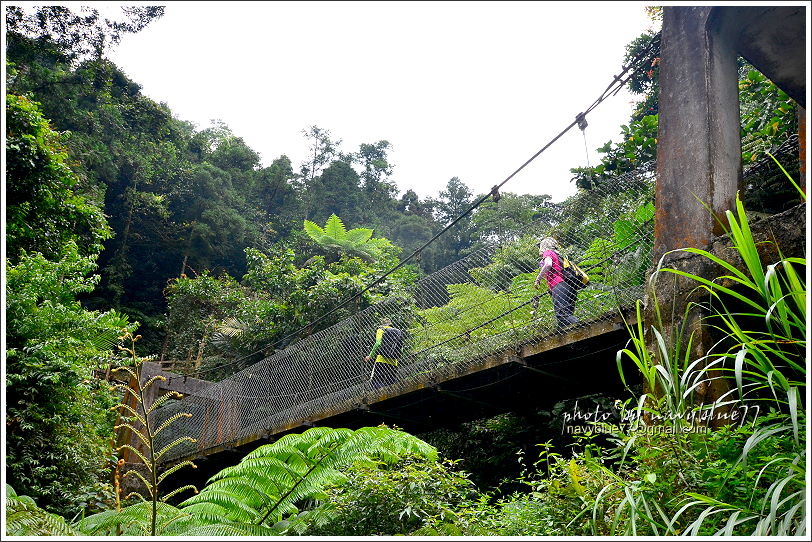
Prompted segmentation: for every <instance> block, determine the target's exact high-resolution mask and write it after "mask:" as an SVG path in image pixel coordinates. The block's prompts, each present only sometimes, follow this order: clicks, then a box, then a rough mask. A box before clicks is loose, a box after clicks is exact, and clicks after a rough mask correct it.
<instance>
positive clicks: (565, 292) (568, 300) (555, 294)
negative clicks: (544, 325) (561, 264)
mask: <svg viewBox="0 0 812 542" xmlns="http://www.w3.org/2000/svg"><path fill="white" fill-rule="evenodd" d="M550 295H551V296H552V298H553V311H554V312H555V319H556V320H558V327H564V326H568V325H571V324H577V323H578V319H577V318H576V317H575V316H573V313H574V312H575V298H576V297H577V295H578V294H577V292H576V291H575V289H574V288H573V287H572V286H570V285H569V284H567V283H566V282H559V283H558V284H556V285H555V286H553V287H552V289H551V290H550Z"/></svg>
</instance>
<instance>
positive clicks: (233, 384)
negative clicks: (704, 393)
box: [155, 163, 654, 460]
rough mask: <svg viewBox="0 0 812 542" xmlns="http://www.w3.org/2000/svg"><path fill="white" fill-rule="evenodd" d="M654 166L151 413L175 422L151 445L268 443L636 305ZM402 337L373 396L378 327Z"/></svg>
mask: <svg viewBox="0 0 812 542" xmlns="http://www.w3.org/2000/svg"><path fill="white" fill-rule="evenodd" d="M653 186H654V165H653V163H649V164H645V165H644V166H642V167H640V168H638V169H637V170H636V171H634V172H631V173H627V174H625V175H623V176H620V177H617V178H615V179H613V180H611V181H604V182H601V183H595V184H594V186H593V188H592V189H591V190H582V191H580V192H579V193H578V194H577V195H576V196H573V197H572V198H570V199H569V200H567V202H566V203H565V204H563V205H562V206H561V213H560V216H559V217H558V219H557V220H554V221H553V222H554V223H553V225H552V226H550V225H549V222H546V223H545V226H544V227H543V229H542V228H541V227H539V229H538V230H534V228H533V227H530V228H528V231H527V234H526V235H524V236H522V237H520V238H519V239H517V240H513V241H510V242H499V241H496V242H494V243H492V244H490V245H488V246H485V247H483V248H481V249H479V250H476V251H475V252H473V253H472V254H470V255H468V256H467V257H465V258H463V259H461V260H459V261H457V262H455V263H453V264H451V265H449V266H447V267H446V268H444V269H442V270H440V271H437V272H435V273H433V274H431V275H429V276H427V277H425V278H424V279H422V280H421V281H419V282H418V284H417V287H416V292H415V295H414V298H413V300H411V301H410V302H404V301H403V300H402V299H397V300H395V299H387V300H383V301H381V302H379V303H376V304H375V305H372V306H370V307H368V308H367V309H365V310H363V311H361V312H359V313H357V314H355V315H353V316H351V317H350V318H347V319H346V320H344V321H342V322H339V323H337V324H335V325H333V326H331V327H329V328H327V329H324V330H322V331H320V332H318V333H316V334H314V335H312V336H309V337H307V338H305V339H302V340H300V341H298V342H297V343H295V344H292V345H290V346H288V347H287V348H285V349H284V350H281V351H278V352H276V353H274V354H273V355H271V356H270V357H268V358H266V359H263V360H261V361H259V362H257V363H255V364H253V365H251V366H250V367H247V368H245V369H243V370H242V371H240V372H239V373H236V374H234V375H232V376H231V377H229V378H227V379H225V380H223V381H221V382H217V383H213V384H212V385H211V386H209V387H207V388H206V389H204V390H203V391H201V392H198V393H196V394H195V395H189V396H186V397H185V398H183V399H182V400H180V401H174V402H167V404H166V405H165V406H162V407H161V408H159V409H157V410H156V414H155V415H156V417H157V422H158V423H161V422H162V421H163V420H167V419H169V418H170V417H172V416H174V415H175V414H177V413H178V412H187V413H189V414H191V416H190V417H183V418H179V419H176V420H175V421H174V422H173V423H172V424H171V425H169V426H168V427H166V428H165V429H164V430H163V431H162V432H161V434H160V435H159V439H160V441H161V443H162V444H166V443H169V442H173V441H175V440H177V439H180V438H181V437H184V436H189V437H192V438H194V439H195V440H196V442H195V443H194V444H192V443H191V442H185V443H183V444H181V445H179V446H176V447H175V448H173V449H172V450H171V452H170V453H169V454H168V456H167V457H166V458H165V459H167V460H174V459H178V458H181V457H187V456H191V455H195V454H198V453H201V452H205V450H206V449H209V448H212V447H217V446H224V445H229V444H232V443H238V442H242V441H246V440H250V439H251V438H256V437H261V436H264V435H271V434H274V433H276V432H277V431H278V429H279V428H284V427H289V426H290V425H291V423H298V424H301V423H305V422H306V421H307V420H308V419H311V418H314V417H320V415H321V414H322V413H324V412H334V413H340V412H344V411H348V410H351V409H353V408H356V407H357V406H359V405H360V404H362V403H364V402H373V401H375V400H377V399H378V398H380V397H382V396H383V394H386V396H394V395H398V394H400V393H403V392H404V391H406V390H411V389H415V388H416V387H417V386H419V385H421V384H426V383H433V382H441V381H443V380H445V379H447V378H449V377H450V376H451V375H454V374H461V373H465V372H466V371H468V370H470V369H471V368H473V367H474V366H475V365H476V364H477V363H479V362H480V361H481V360H482V359H484V358H486V357H489V356H494V355H498V354H501V353H507V352H509V351H514V352H515V351H516V350H517V349H518V348H520V347H521V346H522V345H524V344H527V343H530V342H533V341H537V340H540V339H541V338H543V337H547V336H554V335H556V334H562V333H566V332H568V331H571V330H572V329H574V328H578V327H581V326H585V325H588V324H589V323H591V322H594V321H595V320H598V319H601V318H603V317H605V316H606V315H607V314H614V313H616V312H617V310H618V308H622V307H628V306H633V304H634V302H635V300H636V299H638V298H640V297H641V296H642V293H643V284H644V281H645V274H646V270H647V269H648V266H649V264H650V259H651V247H652V245H653V229H654V228H653V217H654V206H653V201H652V200H653ZM546 235H553V236H554V237H556V239H557V240H558V241H559V244H560V246H561V250H560V251H561V252H562V253H563V254H565V255H567V256H568V257H569V258H570V259H571V260H573V261H575V262H577V263H578V264H579V265H580V266H581V267H582V268H583V269H585V270H586V271H587V272H588V273H589V275H590V278H591V281H590V284H589V285H588V286H587V287H586V288H585V289H583V290H581V291H580V292H579V293H578V298H577V303H576V309H575V313H574V314H575V317H576V318H577V319H578V323H577V324H574V325H571V326H569V327H566V328H560V327H558V324H557V322H556V318H555V315H554V310H553V305H552V300H551V296H550V295H548V291H547V289H546V285H545V283H544V281H542V283H541V285H540V288H539V289H536V288H534V281H535V278H536V276H537V274H538V271H539V253H538V240H539V238H540V237H543V236H546ZM383 318H388V319H389V320H391V321H392V323H393V325H394V326H395V327H397V328H399V329H402V330H404V331H405V332H406V342H405V345H404V348H403V353H402V355H401V357H400V359H399V363H398V368H397V376H396V380H395V382H394V383H392V384H391V385H389V386H387V387H385V388H376V387H374V386H373V382H372V381H371V376H372V369H373V367H375V363H374V362H372V361H365V360H364V357H365V356H366V355H367V354H369V352H370V350H371V348H372V345H373V343H374V340H375V332H376V329H377V328H378V326H379V324H380V322H381V320H382V319H383Z"/></svg>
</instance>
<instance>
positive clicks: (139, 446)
mask: <svg viewBox="0 0 812 542" xmlns="http://www.w3.org/2000/svg"><path fill="white" fill-rule="evenodd" d="M140 338H141V337H140V336H135V337H133V336H132V334H131V333H130V332H128V331H125V332H124V334H123V335H122V336H121V338H120V340H121V342H129V344H128V345H126V346H122V345H119V346H118V348H119V350H120V351H121V352H122V353H123V354H124V355H125V356H126V357H125V358H124V360H123V361H124V362H125V363H129V364H131V366H127V365H124V366H121V367H118V368H117V369H114V370H113V371H112V372H113V373H122V372H123V373H126V374H127V375H128V376H129V379H128V382H127V383H119V382H116V383H115V384H114V385H113V388H115V389H118V390H120V391H121V392H122V395H123V398H122V400H121V402H119V404H118V405H116V406H115V407H113V410H118V411H119V414H120V416H119V422H118V424H117V425H116V426H115V429H116V430H121V429H126V430H128V431H129V434H131V435H133V436H135V437H137V439H138V440H137V441H136V442H134V443H125V444H123V445H121V446H119V447H118V448H116V451H119V452H120V451H122V450H127V451H129V452H132V454H134V455H135V456H136V457H137V458H138V459H139V460H140V463H139V462H137V463H136V465H135V466H133V467H132V468H130V470H128V471H127V472H125V473H124V475H123V476H122V479H124V478H127V477H128V476H131V477H134V478H137V479H138V480H140V482H141V483H142V484H143V485H144V490H145V491H146V494H147V497H148V498H149V499H147V498H146V497H144V496H143V495H142V494H141V493H139V492H135V491H134V492H132V493H130V494H129V495H127V496H125V499H128V498H130V497H133V496H135V497H138V498H140V499H141V500H142V501H143V502H144V503H146V504H149V507H150V508H149V518H148V519H149V521H148V522H144V523H143V524H142V525H140V526H139V527H140V529H141V530H142V532H143V534H149V535H151V536H155V535H156V533H157V529H158V525H159V519H160V518H159V513H158V506H159V505H160V504H164V503H166V501H167V500H169V499H171V498H172V497H174V496H175V495H177V494H179V493H181V492H183V491H185V490H187V489H193V490H195V491H197V489H196V488H195V487H194V486H191V485H185V486H182V487H179V488H177V489H175V490H173V491H171V492H170V493H169V494H167V495H164V496H160V495H159V491H160V485H161V482H162V481H163V480H164V479H166V477H167V476H170V475H172V474H174V473H175V472H177V471H178V470H180V469H182V468H183V467H187V466H191V467H193V468H194V467H195V464H194V463H192V462H191V461H181V462H180V463H177V464H175V465H172V467H170V468H168V469H166V470H164V471H163V472H159V465H160V461H161V458H162V457H163V456H164V455H166V454H167V453H168V452H169V451H170V450H172V448H175V447H176V446H179V445H181V444H183V443H184V442H187V441H189V442H195V439H193V438H192V437H189V436H185V437H181V438H179V439H176V440H174V441H172V442H169V443H168V444H165V445H163V446H160V447H159V446H158V444H157V442H158V440H157V439H158V438H159V437H158V436H159V435H160V434H161V433H162V432H163V431H165V430H166V429H168V428H169V427H170V426H171V425H172V423H174V422H175V421H176V420H178V419H180V418H184V417H191V414H188V413H185V412H180V413H177V414H175V415H174V416H172V417H170V418H168V419H166V420H163V421H160V422H159V421H158V420H156V410H157V409H158V408H159V407H160V406H161V405H162V404H164V403H166V402H167V401H169V400H171V399H174V398H178V397H180V396H181V394H180V393H177V392H169V393H167V394H164V395H161V396H160V397H158V398H157V399H156V400H154V401H151V402H148V400H147V394H148V393H149V392H150V388H151V387H152V386H154V385H156V383H157V382H159V381H164V380H166V378H165V377H163V376H161V375H158V376H153V377H151V378H149V379H146V378H145V377H144V374H143V371H142V369H143V361H144V359H143V358H139V357H138V356H137V355H136V353H135V343H136V341H137V340H138V339H140ZM131 401H132V402H131ZM141 465H143V466H144V467H145V469H146V474H142V473H141V472H140V470H139V468H138V467H139V466H141ZM112 515H113V514H108V516H112ZM115 515H116V516H117V517H123V516H126V515H127V514H122V513H121V512H120V511H119V510H116V511H115ZM102 517H105V516H102ZM92 524H94V522H93V521H90V523H89V525H92ZM81 525H82V528H83V530H86V529H88V528H89V527H88V526H87V525H86V524H84V523H81ZM119 526H120V525H119ZM129 527H132V525H129Z"/></svg>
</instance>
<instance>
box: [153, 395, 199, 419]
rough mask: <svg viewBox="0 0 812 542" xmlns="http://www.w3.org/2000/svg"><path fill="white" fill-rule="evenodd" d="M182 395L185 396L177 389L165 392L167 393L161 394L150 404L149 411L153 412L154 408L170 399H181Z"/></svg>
mask: <svg viewBox="0 0 812 542" xmlns="http://www.w3.org/2000/svg"><path fill="white" fill-rule="evenodd" d="M182 397H183V394H181V393H178V392H176V391H170V392H168V393H165V394H163V395H161V396H160V397H158V398H157V399H156V400H155V402H153V403H152V404H151V405H150V406H149V408H148V409H147V413H150V412H153V411H154V410H156V409H157V408H159V407H160V406H161V405H163V404H164V403H165V402H167V401H169V400H170V399H180V398H182ZM189 416H190V417H191V414H189Z"/></svg>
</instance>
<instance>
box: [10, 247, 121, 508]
mask: <svg viewBox="0 0 812 542" xmlns="http://www.w3.org/2000/svg"><path fill="white" fill-rule="evenodd" d="M94 268H95V263H94V258H93V257H88V256H81V255H80V254H79V252H78V250H77V247H76V245H75V243H73V242H72V241H71V242H69V243H67V245H66V246H65V247H64V254H63V256H62V257H61V258H60V259H58V260H56V261H49V260H47V259H46V258H45V257H44V256H43V255H42V254H39V253H35V254H31V255H29V254H26V253H24V252H23V253H22V254H21V258H20V261H19V263H18V264H17V265H11V264H10V263H9V262H7V263H6V300H7V302H6V303H7V304H6V318H7V320H6V416H7V425H6V439H7V440H6V444H7V449H6V450H7V454H8V455H7V457H6V469H7V470H6V473H7V476H8V480H9V483H11V484H12V485H13V486H15V487H17V488H19V489H20V490H22V491H24V492H25V493H26V494H28V495H31V496H32V497H33V498H35V499H37V501H38V502H39V503H40V504H41V505H42V506H43V507H44V508H45V509H47V510H51V511H55V512H58V513H61V514H66V515H70V514H71V513H72V512H73V511H75V508H76V507H77V506H81V505H83V504H85V505H86V504H87V501H88V499H91V498H93V495H94V494H95V493H97V492H98V491H100V490H102V489H103V488H104V487H105V486H104V485H103V484H102V479H103V478H102V476H103V474H104V471H105V470H106V468H107V467H108V466H109V465H108V464H107V459H108V458H109V456H110V454H111V451H112V450H111V449H110V445H109V436H110V434H111V432H112V424H113V422H114V420H113V419H112V418H111V416H110V414H109V411H108V409H109V407H110V406H111V405H112V404H113V403H114V397H113V395H112V394H111V393H110V392H109V391H108V390H107V387H106V385H105V384H104V383H103V382H102V381H101V380H99V379H98V378H97V376H96V374H95V373H96V371H104V370H105V369H106V368H107V365H108V363H109V362H110V360H111V359H112V352H111V349H112V347H113V345H114V344H115V343H116V340H117V337H118V335H119V334H120V333H121V332H122V330H124V329H131V328H133V327H134V325H132V324H129V322H128V320H127V318H126V317H125V316H123V315H121V314H119V313H117V312H115V311H109V312H98V311H88V310H85V309H84V308H83V307H82V306H81V305H80V304H79V302H78V301H77V300H76V298H77V296H78V295H80V294H81V293H83V292H88V291H90V290H92V289H93V286H94V285H95V284H96V282H97V280H98V277H97V276H93V277H88V276H87V275H88V273H90V272H91V271H92V270H93V269H94Z"/></svg>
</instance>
